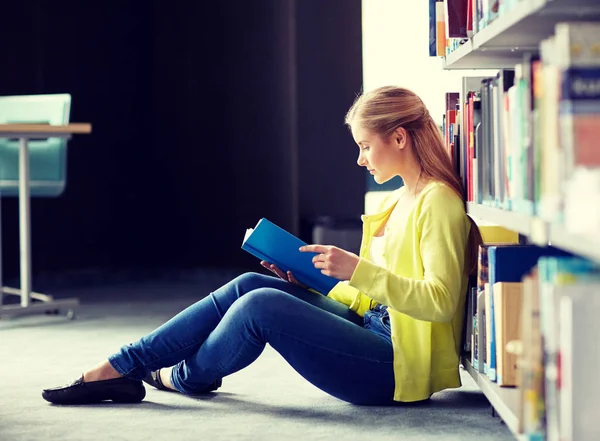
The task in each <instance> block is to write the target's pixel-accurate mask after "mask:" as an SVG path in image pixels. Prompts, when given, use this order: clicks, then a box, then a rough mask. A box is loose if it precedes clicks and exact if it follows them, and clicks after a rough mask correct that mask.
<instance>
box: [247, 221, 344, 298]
mask: <svg viewBox="0 0 600 441" xmlns="http://www.w3.org/2000/svg"><path fill="white" fill-rule="evenodd" d="M303 245H306V243H305V242H303V241H301V240H300V239H298V238H297V237H296V236H294V235H293V234H291V233H288V232H287V231H286V230H284V229H283V228H281V227H278V226H277V225H275V224H274V223H273V222H270V221H269V220H267V219H265V218H262V219H261V220H260V221H258V223H257V224H256V227H254V228H249V229H248V230H246V235H245V236H244V241H243V242H242V249H243V250H245V251H247V252H249V253H250V254H252V255H253V256H255V257H258V258H259V259H261V260H264V261H266V262H269V263H272V264H273V265H277V266H278V267H279V268H280V269H281V270H282V271H284V272H287V271H291V272H292V274H293V275H294V277H296V280H298V282H300V283H303V284H305V285H306V286H308V287H309V288H312V289H314V290H315V291H318V292H320V293H321V294H324V295H327V293H328V292H329V291H331V289H332V288H333V287H334V286H335V285H336V284H337V283H338V282H339V280H337V279H335V278H333V277H330V276H326V275H325V274H323V273H321V270H320V269H317V268H315V267H314V265H313V263H312V258H313V257H314V256H315V254H316V253H303V252H301V251H299V250H298V249H299V248H300V247H301V246H303Z"/></svg>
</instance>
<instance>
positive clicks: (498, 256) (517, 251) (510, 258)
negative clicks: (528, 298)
mask: <svg viewBox="0 0 600 441" xmlns="http://www.w3.org/2000/svg"><path fill="white" fill-rule="evenodd" d="M542 256H572V254H570V253H568V252H566V251H562V250H559V249H557V248H553V247H550V246H548V247H539V246H536V245H503V246H491V247H489V248H488V277H489V283H490V301H491V305H490V315H491V317H490V322H491V335H489V336H486V338H488V339H489V340H490V354H489V360H490V363H489V366H488V371H487V374H488V377H490V380H492V381H496V337H495V336H496V324H495V320H494V283H498V282H521V281H522V279H523V276H525V275H526V274H527V273H529V272H530V271H531V269H532V268H533V267H534V266H536V265H537V263H538V259H539V258H540V257H542ZM486 319H487V317H486Z"/></svg>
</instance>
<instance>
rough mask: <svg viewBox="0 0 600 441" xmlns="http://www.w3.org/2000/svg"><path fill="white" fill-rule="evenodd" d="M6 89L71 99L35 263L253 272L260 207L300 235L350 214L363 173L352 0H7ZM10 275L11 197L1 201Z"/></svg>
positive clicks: (2, 75) (39, 214) (43, 207)
mask: <svg viewBox="0 0 600 441" xmlns="http://www.w3.org/2000/svg"><path fill="white" fill-rule="evenodd" d="M4 3H7V4H2V5H1V6H0V11H1V13H0V15H2V16H5V17H11V20H10V21H5V22H3V25H2V26H0V39H1V41H3V42H4V44H3V47H4V49H3V55H2V59H3V65H2V66H0V95H12V94H38V93H63V92H68V93H71V94H72V97H73V100H72V109H71V120H72V121H74V122H91V123H92V125H93V133H92V134H91V135H89V136H76V137H74V138H73V139H72V140H71V141H70V142H69V154H68V185H67V190H66V191H65V193H64V194H63V195H62V196H61V197H59V198H56V199H38V198H34V199H32V202H31V207H32V240H33V245H32V248H33V249H32V256H33V270H34V274H39V273H42V272H57V271H72V270H85V269H90V268H101V269H118V268H138V267H145V268H148V267H197V266H236V267H254V268H256V265H257V262H256V261H255V259H254V258H253V257H251V256H249V255H247V254H246V253H244V252H243V251H241V250H240V244H241V239H242V237H243V233H244V231H245V229H246V228H248V227H252V226H254V224H255V223H256V221H257V220H258V219H259V218H260V217H262V216H264V217H268V218H270V219H271V220H273V221H275V222H276V223H279V224H280V225H281V226H283V227H285V228H288V229H290V230H292V231H295V232H296V233H298V234H302V235H303V237H304V238H305V239H309V237H306V236H307V234H308V229H306V228H304V229H302V228H301V226H306V225H310V223H311V221H312V220H313V219H314V217H315V216H318V215H334V216H344V217H346V216H357V215H358V214H360V213H361V212H362V206H363V197H364V187H365V179H364V174H363V173H362V171H361V170H360V169H359V168H358V167H357V166H356V164H355V160H356V150H357V149H356V147H355V146H354V145H353V142H352V138H351V136H350V135H349V133H348V131H347V129H346V128H345V127H344V126H343V117H344V114H345V112H346V110H347V109H348V107H349V106H350V105H351V104H352V101H353V100H354V97H355V96H356V94H357V93H358V92H359V91H360V88H361V83H362V70H361V66H362V59H361V2H360V0H330V1H327V2H322V1H320V0H298V1H293V0H255V1H244V0H238V1H223V2H214V1H213V2H191V1H190V2H183V1H180V2H169V3H167V2H166V1H155V2H153V3H152V2H149V3H147V4H146V5H145V6H141V3H140V2H133V1H125V2H120V3H117V2H78V1H75V0H70V1H63V2H49V1H41V0H37V1H34V0H22V1H20V2H10V3H8V2H4ZM2 239H3V244H2V248H3V267H4V275H5V277H14V276H16V275H17V274H18V209H17V201H16V200H15V199H9V198H4V199H2Z"/></svg>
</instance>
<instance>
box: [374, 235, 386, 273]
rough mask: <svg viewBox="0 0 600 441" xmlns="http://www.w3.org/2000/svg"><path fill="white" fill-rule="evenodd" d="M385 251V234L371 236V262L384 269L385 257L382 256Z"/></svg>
mask: <svg viewBox="0 0 600 441" xmlns="http://www.w3.org/2000/svg"><path fill="white" fill-rule="evenodd" d="M384 249H385V234H384V235H383V236H373V240H371V249H370V256H371V262H373V263H374V264H375V265H377V266H381V267H383V268H385V267H386V262H385V257H384V256H383V254H384Z"/></svg>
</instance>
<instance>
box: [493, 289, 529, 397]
mask: <svg viewBox="0 0 600 441" xmlns="http://www.w3.org/2000/svg"><path fill="white" fill-rule="evenodd" d="M522 296H523V284H522V283H520V282H518V283H506V282H498V283H496V284H495V285H494V323H495V324H496V380H497V383H498V386H516V385H517V369H518V368H517V356H516V355H515V354H511V353H509V352H508V351H507V344H508V343H509V342H511V341H515V340H519V338H520V337H521V323H520V312H521V303H522Z"/></svg>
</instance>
